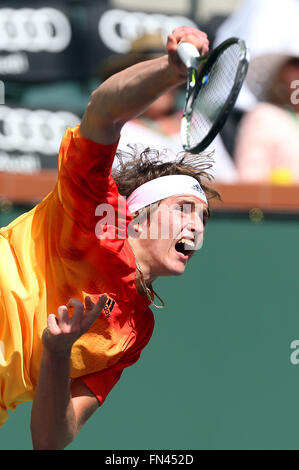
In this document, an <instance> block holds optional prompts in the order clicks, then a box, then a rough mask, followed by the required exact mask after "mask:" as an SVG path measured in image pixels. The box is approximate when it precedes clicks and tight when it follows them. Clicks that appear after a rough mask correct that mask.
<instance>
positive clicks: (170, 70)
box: [80, 26, 209, 144]
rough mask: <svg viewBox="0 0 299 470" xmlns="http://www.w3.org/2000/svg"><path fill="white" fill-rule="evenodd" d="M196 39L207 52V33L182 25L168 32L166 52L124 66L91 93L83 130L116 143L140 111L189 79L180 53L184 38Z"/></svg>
mask: <svg viewBox="0 0 299 470" xmlns="http://www.w3.org/2000/svg"><path fill="white" fill-rule="evenodd" d="M181 40H184V41H188V42H191V43H193V44H194V45H195V46H196V47H197V49H198V50H199V51H200V52H201V53H203V54H205V53H206V52H208V48H209V41H208V39H207V35H206V34H205V33H204V32H202V31H199V30H197V29H194V28H191V27H187V26H183V27H180V28H176V29H175V30H174V31H173V33H172V34H170V35H169V36H168V40H167V44H166V51H167V55H165V56H162V57H159V58H158V59H153V60H149V61H146V62H141V63H138V64H136V65H133V66H132V67H129V68H128V69H126V70H123V71H121V72H119V73H117V74H115V75H113V76H112V77H110V78H109V79H108V80H106V81H105V82H104V83H102V84H101V85H100V86H99V87H98V88H97V89H96V90H95V91H94V92H93V93H92V94H91V98H90V102H89V104H88V106H87V109H86V112H85V115H84V117H83V120H82V123H81V126H80V133H81V135H82V136H83V137H86V138H88V139H90V140H93V141H95V142H98V143H101V144H112V143H114V142H115V141H116V140H117V139H118V137H119V134H120V130H121V128H122V126H123V125H124V124H125V123H126V122H127V121H129V120H131V119H134V118H135V117H137V116H138V115H139V114H141V113H142V112H143V111H144V110H145V109H146V108H147V107H148V106H149V105H150V104H151V103H152V102H153V101H154V100H155V99H157V98H158V97H159V96H160V95H162V94H163V93H164V92H166V91H168V90H170V89H171V88H174V87H177V86H179V85H180V84H182V83H184V82H185V80H186V68H185V66H184V65H183V64H182V62H181V60H180V59H179V57H178V55H177V46H178V43H179V42H180V41H181Z"/></svg>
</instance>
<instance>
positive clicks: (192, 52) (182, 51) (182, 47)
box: [177, 42, 200, 69]
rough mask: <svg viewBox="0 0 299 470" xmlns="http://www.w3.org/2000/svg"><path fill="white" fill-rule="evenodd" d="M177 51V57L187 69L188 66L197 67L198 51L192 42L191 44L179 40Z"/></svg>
mask: <svg viewBox="0 0 299 470" xmlns="http://www.w3.org/2000/svg"><path fill="white" fill-rule="evenodd" d="M177 52H178V55H179V58H180V59H181V61H182V62H183V63H184V64H185V66H186V67H187V69H188V68H190V67H192V68H197V66H198V59H199V57H200V53H199V52H198V50H197V49H196V47H195V46H194V44H191V43H190V42H180V43H179V44H178V49H177Z"/></svg>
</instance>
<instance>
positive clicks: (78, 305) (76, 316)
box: [67, 298, 84, 329]
mask: <svg viewBox="0 0 299 470" xmlns="http://www.w3.org/2000/svg"><path fill="white" fill-rule="evenodd" d="M67 306H68V307H69V308H70V307H73V308H74V313H73V316H72V320H71V323H72V328H73V329H80V327H81V322H82V319H83V314H84V306H83V304H82V302H80V300H78V299H75V298H72V299H70V300H69V301H68V303H67Z"/></svg>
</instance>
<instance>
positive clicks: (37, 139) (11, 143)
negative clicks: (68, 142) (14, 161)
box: [0, 106, 80, 155]
mask: <svg viewBox="0 0 299 470" xmlns="http://www.w3.org/2000/svg"><path fill="white" fill-rule="evenodd" d="M79 122H80V118H79V117H78V116H76V115H75V114H73V113H70V112H67V111H56V112H54V111H47V110H43V109H39V110H36V111H31V110H29V109H23V108H16V109H12V108H9V107H8V106H0V149H1V150H6V151H20V152H39V153H41V154H44V155H53V154H57V152H58V150H59V146H60V142H61V138H62V136H63V134H64V132H65V130H66V128H67V127H72V126H75V125H77V124H78V123H79Z"/></svg>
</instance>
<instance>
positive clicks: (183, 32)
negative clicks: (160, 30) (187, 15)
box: [166, 26, 209, 75]
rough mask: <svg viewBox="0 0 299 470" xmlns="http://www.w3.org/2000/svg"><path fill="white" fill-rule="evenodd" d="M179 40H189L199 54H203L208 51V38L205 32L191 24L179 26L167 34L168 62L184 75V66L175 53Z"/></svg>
mask: <svg viewBox="0 0 299 470" xmlns="http://www.w3.org/2000/svg"><path fill="white" fill-rule="evenodd" d="M180 42H190V43H191V44H193V45H194V46H195V47H196V48H197V49H198V51H199V52H200V54H201V55H204V54H207V53H208V52H209V40H208V37H207V34H206V33H205V32H203V31H201V30H199V29H195V28H192V27H191V26H180V27H179V28H176V29H174V30H173V31H172V33H171V34H169V36H168V39H167V44H166V49H167V52H168V56H169V62H170V63H171V64H172V66H173V67H175V68H176V69H177V70H178V71H179V72H180V73H181V74H184V75H186V67H185V65H184V64H183V63H182V61H181V59H180V58H179V56H178V54H177V48H178V45H179V43H180Z"/></svg>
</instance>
